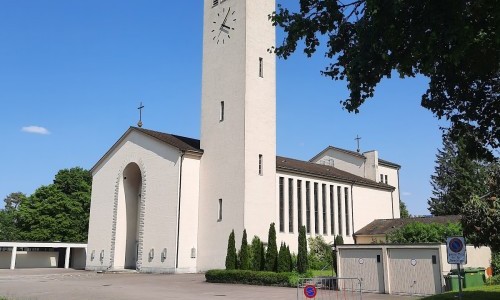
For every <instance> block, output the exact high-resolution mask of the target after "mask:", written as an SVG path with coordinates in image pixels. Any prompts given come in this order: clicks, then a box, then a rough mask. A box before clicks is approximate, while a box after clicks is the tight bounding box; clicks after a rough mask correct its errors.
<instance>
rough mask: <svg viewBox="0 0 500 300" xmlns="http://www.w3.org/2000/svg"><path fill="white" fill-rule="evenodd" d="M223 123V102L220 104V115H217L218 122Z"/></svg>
mask: <svg viewBox="0 0 500 300" xmlns="http://www.w3.org/2000/svg"><path fill="white" fill-rule="evenodd" d="M222 121H224V101H221V102H220V115H219V122H222Z"/></svg>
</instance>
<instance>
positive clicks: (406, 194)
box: [402, 192, 411, 196]
mask: <svg viewBox="0 0 500 300" xmlns="http://www.w3.org/2000/svg"><path fill="white" fill-rule="evenodd" d="M402 195H403V196H411V193H410V192H403V193H402Z"/></svg>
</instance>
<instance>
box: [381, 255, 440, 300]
mask: <svg viewBox="0 0 500 300" xmlns="http://www.w3.org/2000/svg"><path fill="white" fill-rule="evenodd" d="M388 251H389V253H388V255H389V276H390V282H391V294H411V295H432V294H436V293H441V276H440V273H439V264H440V262H439V252H438V250H427V249H389V250H388Z"/></svg>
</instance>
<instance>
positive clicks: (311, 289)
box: [304, 284, 318, 299]
mask: <svg viewBox="0 0 500 300" xmlns="http://www.w3.org/2000/svg"><path fill="white" fill-rule="evenodd" d="M317 293H318V291H317V290H316V287H315V286H314V285H312V284H308V285H306V286H305V287H304V296H306V298H308V299H312V298H316V294H317Z"/></svg>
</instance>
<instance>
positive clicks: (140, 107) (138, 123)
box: [137, 101, 144, 127]
mask: <svg viewBox="0 0 500 300" xmlns="http://www.w3.org/2000/svg"><path fill="white" fill-rule="evenodd" d="M143 108H144V105H142V101H141V104H139V107H138V108H137V109H138V110H139V122H137V126H139V127H142V109H143Z"/></svg>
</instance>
